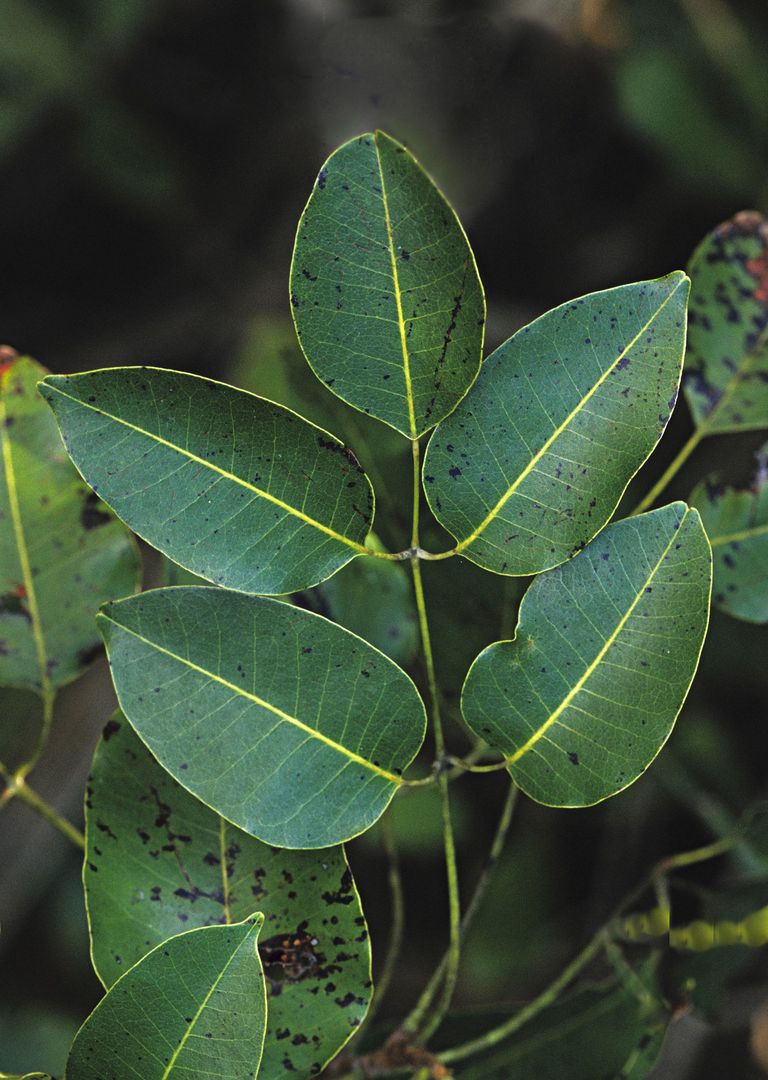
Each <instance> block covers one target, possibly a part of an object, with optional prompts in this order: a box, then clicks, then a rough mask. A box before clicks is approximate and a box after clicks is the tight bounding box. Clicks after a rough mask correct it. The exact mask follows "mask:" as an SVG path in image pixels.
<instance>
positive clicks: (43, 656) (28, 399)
mask: <svg viewBox="0 0 768 1080" xmlns="http://www.w3.org/2000/svg"><path fill="white" fill-rule="evenodd" d="M45 374H46V372H45V369H44V368H42V367H41V366H40V365H39V364H37V363H35V361H34V360H30V359H28V358H26V357H22V358H20V359H18V360H14V361H12V362H11V363H10V364H9V365H8V366H7V367H4V368H3V369H2V370H1V371H0V441H1V442H2V460H1V461H0V683H2V684H3V685H13V686H21V687H26V688H29V689H32V690H36V691H38V692H40V691H46V690H48V691H50V690H55V689H56V688H58V687H60V686H62V685H63V684H64V683H67V682H69V681H70V680H71V679H74V678H76V677H77V676H78V675H79V674H80V673H81V672H82V671H83V669H84V668H85V667H86V666H87V665H88V663H89V662H90V661H91V660H92V659H93V657H94V654H97V653H98V651H99V644H100V643H99V636H98V631H97V630H96V624H95V622H94V617H95V615H96V612H97V611H98V609H99V606H100V605H101V604H103V603H104V601H105V600H108V599H109V598H110V597H113V596H124V595H125V594H126V593H129V592H132V591H133V590H134V589H135V588H136V587H137V585H138V578H139V570H140V567H139V556H138V551H137V549H136V545H135V543H134V541H133V539H132V538H131V537H130V535H129V534H128V532H127V530H126V529H125V527H124V526H123V525H122V524H121V522H119V521H117V520H116V519H115V517H114V516H113V515H112V514H111V513H110V512H109V511H108V510H107V508H106V507H105V506H103V505H102V504H101V503H100V502H99V500H98V499H97V498H96V496H95V495H94V494H93V493H92V492H91V491H89V490H88V488H87V487H86V486H85V484H84V483H83V482H82V480H81V479H80V477H79V476H78V475H77V472H76V471H75V469H74V468H73V467H72V464H71V462H70V461H69V459H68V458H67V455H66V452H65V450H64V447H63V446H62V443H61V438H60V436H59V433H58V431H57V429H56V424H55V422H54V420H53V417H52V416H51V414H50V412H49V410H48V409H47V408H46V405H45V403H44V402H43V401H42V400H41V398H40V396H39V394H38V392H37V382H38V380H39V379H41V378H42V377H43V376H44V375H45Z"/></svg>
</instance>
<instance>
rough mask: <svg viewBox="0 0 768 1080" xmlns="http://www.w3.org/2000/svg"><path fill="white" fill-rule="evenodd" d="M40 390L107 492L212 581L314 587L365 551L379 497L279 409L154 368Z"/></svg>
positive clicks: (133, 522)
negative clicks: (375, 498) (374, 506)
mask: <svg viewBox="0 0 768 1080" xmlns="http://www.w3.org/2000/svg"><path fill="white" fill-rule="evenodd" d="M41 393H42V394H43V396H44V397H45V398H46V400H47V401H48V403H49V404H50V405H51V408H52V409H53V410H54V412H55V413H56V418H57V420H58V421H59V424H60V426H61V429H62V432H63V433H64V438H65V441H66V444H67V449H68V450H69V453H70V455H71V457H72V460H73V461H74V462H75V464H76V465H77V467H78V469H80V471H81V472H82V474H83V476H84V477H85V478H86V480H87V481H88V483H89V484H91V485H92V486H93V488H94V490H97V489H98V492H99V495H100V496H101V498H103V499H104V500H105V501H106V502H107V503H109V505H110V506H111V507H113V509H114V510H115V512H116V513H117V514H119V515H120V517H121V518H123V520H124V521H126V522H127V523H128V524H129V525H130V526H131V528H132V529H133V530H134V532H137V533H138V534H139V535H140V536H142V537H144V539H145V540H147V541H148V542H149V543H150V544H152V545H154V547H156V548H159V549H160V551H162V552H164V554H166V555H168V556H169V557H170V558H172V559H173V560H174V561H175V562H178V563H181V565H182V566H184V567H186V568H187V569H188V570H191V571H192V572H193V573H195V574H199V575H200V576H202V577H204V578H207V579H208V580H209V581H214V582H215V583H216V584H217V585H224V586H226V587H227V588H230V589H238V590H240V591H243V592H262V593H286V592H292V591H293V590H295V589H304V588H309V587H310V586H311V585H315V584H317V582H318V581H321V580H322V579H323V578H326V577H328V576H329V575H330V574H333V573H335V571H336V570H338V569H339V567H341V566H343V565H344V564H345V563H347V562H349V560H350V559H351V558H353V557H354V556H355V555H356V554H360V553H361V552H362V551H364V550H365V549H364V547H363V541H364V540H365V537H366V535H367V534H368V530H369V528H370V525H371V520H372V517H373V492H372V491H371V487H370V484H369V483H368V479H367V477H366V476H365V474H364V473H363V471H362V469H361V468H360V466H359V465H358V463H357V460H356V459H355V456H354V454H352V452H351V451H349V450H347V449H346V447H344V446H343V445H342V444H341V443H340V442H338V440H337V439H335V438H334V437H333V436H332V435H329V434H328V432H326V431H323V430H322V429H321V428H318V427H315V426H314V424H310V423H308V422H307V421H306V420H304V419H302V417H300V416H297V415H296V414H295V413H292V412H291V411H290V410H288V409H284V408H282V406H280V405H275V404H273V403H272V402H271V401H266V400H265V399H264V398H259V397H256V396H255V395H254V394H249V393H246V392H245V391H243V390H236V389H235V388H234V387H231V386H227V385H225V384H224V383H218V382H213V381H212V380H210V379H202V378H199V377H198V376H196V375H182V374H180V373H179V372H175V371H163V370H161V369H159V368H111V369H109V370H105V371H91V372H86V373H85V374H83V375H74V376H67V375H53V376H49V378H48V379H46V380H45V382H44V383H43V384H42V386H41Z"/></svg>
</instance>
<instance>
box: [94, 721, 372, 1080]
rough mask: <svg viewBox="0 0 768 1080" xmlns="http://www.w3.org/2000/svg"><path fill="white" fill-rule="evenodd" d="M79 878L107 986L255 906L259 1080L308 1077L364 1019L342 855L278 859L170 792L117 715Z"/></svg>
mask: <svg viewBox="0 0 768 1080" xmlns="http://www.w3.org/2000/svg"><path fill="white" fill-rule="evenodd" d="M83 877H84V882H85V893H86V902H87V907H88V919H89V925H90V931H91V941H92V955H93V961H94V966H95V968H96V971H97V973H98V974H99V976H100V977H101V979H102V980H103V981H104V983H105V984H106V985H107V986H109V985H111V984H112V983H113V982H114V981H115V979H117V978H118V977H119V976H120V975H121V974H122V973H123V972H124V971H126V970H127V968H129V967H131V966H132V965H133V964H135V963H136V962H137V961H138V960H140V959H141V958H142V956H144V955H145V954H146V953H147V952H148V951H149V950H150V949H152V948H154V946H155V945H158V944H160V942H162V941H165V940H166V939H167V938H169V937H171V936H173V935H174V934H178V933H179V932H181V931H182V930H189V929H192V928H193V927H200V926H208V925H211V924H214V923H232V922H239V921H241V920H242V919H244V918H247V916H248V914H249V912H250V909H251V908H252V907H253V905H254V904H258V905H259V908H260V909H261V911H262V913H263V914H264V920H265V923H264V929H263V931H262V934H261V940H260V943H259V952H260V955H261V958H262V963H263V966H264V971H265V975H266V987H267V997H268V999H269V1007H268V1018H267V1020H268V1022H267V1035H266V1040H265V1044H264V1057H263V1059H262V1066H261V1075H262V1076H265V1077H270V1076H280V1075H282V1073H283V1072H286V1071H290V1072H297V1073H299V1074H302V1075H307V1076H309V1075H315V1074H316V1073H318V1072H319V1071H320V1069H321V1068H322V1067H323V1066H324V1065H325V1063H326V1062H327V1061H328V1059H329V1058H331V1057H332V1056H333V1055H334V1054H336V1053H337V1052H338V1051H339V1050H340V1049H341V1047H342V1046H343V1045H344V1043H345V1042H346V1041H347V1040H348V1039H349V1037H350V1036H351V1035H352V1033H353V1032H354V1030H355V1028H356V1027H357V1025H358V1024H359V1023H360V1021H361V1020H362V1018H363V1016H364V1014H365V1010H366V1008H367V1005H368V1000H369V997H370V993H371V991H370V986H371V983H370V978H371V953H370V944H369V942H368V933H367V929H366V926H365V919H364V917H363V913H362V910H361V907H360V898H359V897H358V895H357V890H356V889H355V884H354V881H353V879H352V874H351V872H350V870H349V867H348V866H347V861H346V858H345V856H344V851H343V849H342V848H341V847H336V848H330V849H327V850H325V851H322V852H319V853H315V852H305V851H287V850H279V849H276V848H272V847H268V846H267V845H266V844H262V843H261V841H259V840H256V839H255V838H254V837H252V836H248V835H247V833H244V832H242V831H241V830H240V829H237V828H235V826H234V825H230V824H229V823H228V822H226V821H224V819H223V818H221V817H219V816H218V814H215V813H213V811H211V810H209V809H208V807H206V806H205V805H204V804H203V803H201V802H200V801H199V800H198V799H196V798H194V797H193V796H192V795H190V794H189V792H187V791H186V790H185V789H184V788H183V787H181V785H180V784H177V783H176V782H175V780H173V779H172V778H171V777H170V776H169V775H168V773H167V772H166V771H165V770H164V769H163V768H161V766H160V765H158V763H157V762H156V761H155V759H154V758H153V757H152V756H151V754H150V753H149V752H148V751H147V748H146V747H145V746H144V744H143V743H142V742H141V741H140V739H139V738H138V736H137V735H136V734H135V733H134V732H133V731H132V729H131V727H130V725H129V724H128V723H127V722H126V721H125V719H124V717H122V715H121V714H120V713H117V714H116V716H115V717H114V718H113V719H112V720H111V721H110V723H109V724H108V726H107V728H106V730H105V732H104V736H103V738H102V741H101V742H100V744H99V747H98V749H97V751H96V756H95V758H94V763H93V772H92V776H91V781H90V785H89V790H88V799H87V803H86V860H85V870H84V874H83ZM330 982H332V983H333V986H334V990H333V991H331V992H329V991H327V990H326V987H327V985H328V984H329V983H330ZM318 991H319V992H318Z"/></svg>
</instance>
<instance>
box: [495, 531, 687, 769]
mask: <svg viewBox="0 0 768 1080" xmlns="http://www.w3.org/2000/svg"><path fill="white" fill-rule="evenodd" d="M690 512H691V511H690V510H689V509H686V511H685V513H684V514H683V517H682V520H681V521H680V525H679V526H678V528H677V529H676V530H675V531H674V533H673V534H672V538H671V540H670V541H669V543H668V544H667V546H666V547H665V548H664V551H663V552H662V554H661V556H660V558H659V560H658V562H657V563H656V565H655V566H654V567H653V569H652V570H651V572H650V574H649V575H648V577H647V578H646V579H645V581H644V582H643V585H642V586H641V588H640V591H639V592H638V594H637V596H635V598H634V600H633V601H632V603H631V604H630V605H629V607H628V608H627V610H626V611H625V612H624V614H623V615H622V617H621V618H620V619H619V622H618V624H617V625H616V628H615V629H614V630H613V631H612V633H611V634H610V635H609V637H608V638H607V640H606V641H605V643H604V645H603V646H602V648H601V649H600V651H599V652H598V654H597V656H596V657H595V659H594V660H593V661H592V663H591V664H590V665H589V667H588V668H587V669H586V671H585V672H584V674H583V675H582V676H581V678H580V679H579V680H578V682H577V683H576V684H575V685H574V686H573V688H572V689H571V690H569V691H568V693H567V694H566V696H565V697H564V698H563V700H562V701H561V702H560V704H559V705H558V706H557V708H556V709H555V711H554V712H553V713H551V714H550V716H548V717H547V719H546V720H545V721H544V723H543V724H542V725H541V726H540V727H539V728H538V730H537V731H535V732H534V733H533V735H531V737H530V738H529V739H528V740H527V742H525V743H524V744H523V746H521V747H520V749H519V750H516V751H515V752H514V754H512V755H511V756H510V757H508V758H507V761H508V762H509V764H510V765H513V764H514V763H515V762H516V761H519V760H520V758H521V757H523V755H524V754H527V753H528V751H529V750H530V749H531V747H533V746H535V745H536V743H537V742H538V741H539V739H540V738H541V737H542V736H543V735H546V733H547V732H548V731H549V729H550V728H551V727H552V725H553V724H555V723H556V722H557V720H558V718H559V717H560V716H562V714H563V713H564V712H565V710H566V709H567V708H568V706H569V705H570V704H571V702H572V701H573V699H574V698H575V697H576V695H577V694H578V693H580V691H581V690H582V689H583V688H584V686H585V685H586V683H587V682H588V681H589V679H590V678H591V677H592V675H593V674H594V673H595V671H596V670H597V668H598V667H599V666H600V664H601V663H602V662H603V659H604V658H605V655H606V653H607V652H608V650H609V649H610V648H611V646H612V645H613V644H614V643H615V642H616V639H617V638H618V636H619V634H620V633H621V631H622V630H623V629H624V627H625V626H626V624H627V622H628V620H629V618H630V617H631V615H632V612H633V611H634V610H635V608H636V607H637V605H638V604H639V603H640V601H641V599H642V598H643V596H644V594H645V590H646V589H647V588H648V586H649V585H650V583H651V582H652V581H653V579H654V577H655V576H656V574H657V573H658V570H659V567H660V566H661V564H662V563H663V562H664V560H665V559H666V557H667V555H668V554H669V552H670V549H671V548H672V545H673V544H674V543H675V541H676V540H677V539H678V537H679V536H680V532H681V530H682V528H683V524H684V522H685V519H686V518H687V517H688V514H689V513H690Z"/></svg>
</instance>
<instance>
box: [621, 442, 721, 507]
mask: <svg viewBox="0 0 768 1080" xmlns="http://www.w3.org/2000/svg"><path fill="white" fill-rule="evenodd" d="M705 435H706V429H705V428H704V426H702V427H698V428H697V429H696V430H695V431H694V433H693V435H691V437H690V439H689V440H688V442H687V443H686V444H685V445H684V446H683V448H682V450H681V451H680V453H679V454H678V455H677V457H676V458H675V459H674V461H672V463H671V464H670V465H669V466H668V467H667V468H666V469H665V471H664V472H663V473H662V474H661V476H660V477H659V479H658V480H657V481H656V483H655V484H654V485H653V487H652V488H651V490H650V491H649V492H648V494H647V495H646V496H645V498H643V499H641V500H640V502H639V503H638V504H637V506H636V507H635V509H634V510H633V511H632V515H631V516H634V515H635V514H642V512H643V511H644V510H647V509H648V508H649V507H650V506H653V504H654V503H655V502H656V500H657V499H658V497H659V495H661V493H662V491H664V490H665V489H666V487H667V485H668V484H669V483H670V481H671V480H673V479H674V477H675V476H677V474H678V472H679V471H680V469H681V468H682V467H683V465H684V464H685V463H686V461H687V460H688V458H689V457H690V456H691V454H692V453H693V451H694V450H695V449H696V447H697V446H698V445H699V443H700V442H701V440H702V439H703V438H704V436H705Z"/></svg>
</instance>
